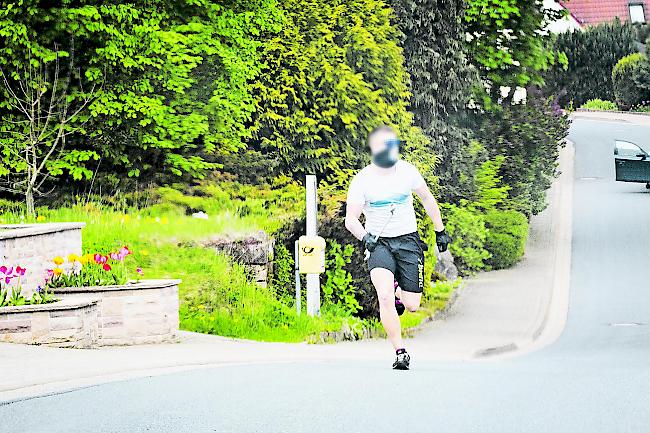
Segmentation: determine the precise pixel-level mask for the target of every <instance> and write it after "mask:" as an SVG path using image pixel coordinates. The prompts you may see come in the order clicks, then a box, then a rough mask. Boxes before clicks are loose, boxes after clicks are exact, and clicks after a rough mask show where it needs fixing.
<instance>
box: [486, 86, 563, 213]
mask: <svg viewBox="0 0 650 433" xmlns="http://www.w3.org/2000/svg"><path fill="white" fill-rule="evenodd" d="M569 124H570V121H569V119H568V117H567V115H566V114H564V113H563V112H562V111H561V110H560V109H559V107H558V106H557V104H555V102H554V100H553V99H552V98H542V97H539V95H538V94H537V93H535V92H532V91H531V92H529V94H528V98H527V100H526V101H525V102H523V103H519V104H512V105H509V106H504V107H502V109H501V110H498V111H494V112H490V113H486V114H485V115H484V116H483V117H482V118H481V120H480V124H479V128H478V130H477V132H476V134H477V137H478V140H479V141H480V142H481V143H485V145H486V149H487V150H488V152H489V153H490V157H491V158H494V157H497V156H499V155H501V156H505V159H504V160H503V164H502V165H501V167H500V169H499V174H500V175H501V176H502V182H503V183H504V184H505V185H507V186H509V187H510V189H509V190H508V201H509V206H510V207H511V208H513V209H515V210H518V211H520V212H522V213H524V214H525V215H527V216H528V215H531V214H537V213H539V212H541V211H542V210H543V209H544V208H545V207H546V190H547V189H548V188H549V187H550V186H551V183H552V181H553V179H554V178H555V175H556V168H557V159H558V155H559V146H561V145H562V142H563V140H564V138H565V137H566V136H567V135H568V133H569Z"/></svg>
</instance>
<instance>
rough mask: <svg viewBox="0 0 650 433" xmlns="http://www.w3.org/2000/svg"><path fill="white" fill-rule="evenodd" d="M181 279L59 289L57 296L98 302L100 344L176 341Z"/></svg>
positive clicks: (56, 291)
mask: <svg viewBox="0 0 650 433" xmlns="http://www.w3.org/2000/svg"><path fill="white" fill-rule="evenodd" d="M179 283H180V281H178V280H144V281H140V282H138V283H133V284H127V285H124V286H97V287H68V288H62V289H55V290H54V293H55V294H56V296H57V297H60V298H62V299H71V300H86V299H97V300H99V304H98V320H99V340H98V342H99V345H101V346H110V345H129V344H149V343H162V342H169V341H175V340H176V335H177V332H178V284H179Z"/></svg>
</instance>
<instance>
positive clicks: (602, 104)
mask: <svg viewBox="0 0 650 433" xmlns="http://www.w3.org/2000/svg"><path fill="white" fill-rule="evenodd" d="M580 108H586V109H588V110H603V111H616V110H618V105H616V102H612V101H603V100H602V99H598V98H596V99H590V100H588V101H587V102H585V103H584V104H582V106H581V107H580Z"/></svg>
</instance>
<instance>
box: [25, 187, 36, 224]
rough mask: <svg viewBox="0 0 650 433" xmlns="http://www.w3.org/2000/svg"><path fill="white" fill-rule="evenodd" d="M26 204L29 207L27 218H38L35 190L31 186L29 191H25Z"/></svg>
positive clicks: (28, 188)
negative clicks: (35, 208) (35, 207)
mask: <svg viewBox="0 0 650 433" xmlns="http://www.w3.org/2000/svg"><path fill="white" fill-rule="evenodd" d="M25 203H26V205H27V218H28V219H32V218H34V217H35V216H36V211H35V210H34V189H33V188H32V187H31V186H29V187H27V191H25Z"/></svg>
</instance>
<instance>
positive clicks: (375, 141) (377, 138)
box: [368, 131, 397, 155]
mask: <svg viewBox="0 0 650 433" xmlns="http://www.w3.org/2000/svg"><path fill="white" fill-rule="evenodd" d="M390 140H397V134H395V133H394V132H392V131H379V132H377V133H375V134H373V136H372V137H371V138H370V141H369V143H368V144H369V146H370V154H371V155H376V154H378V153H380V152H382V151H384V150H386V148H387V143H388V142H389V141H390Z"/></svg>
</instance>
